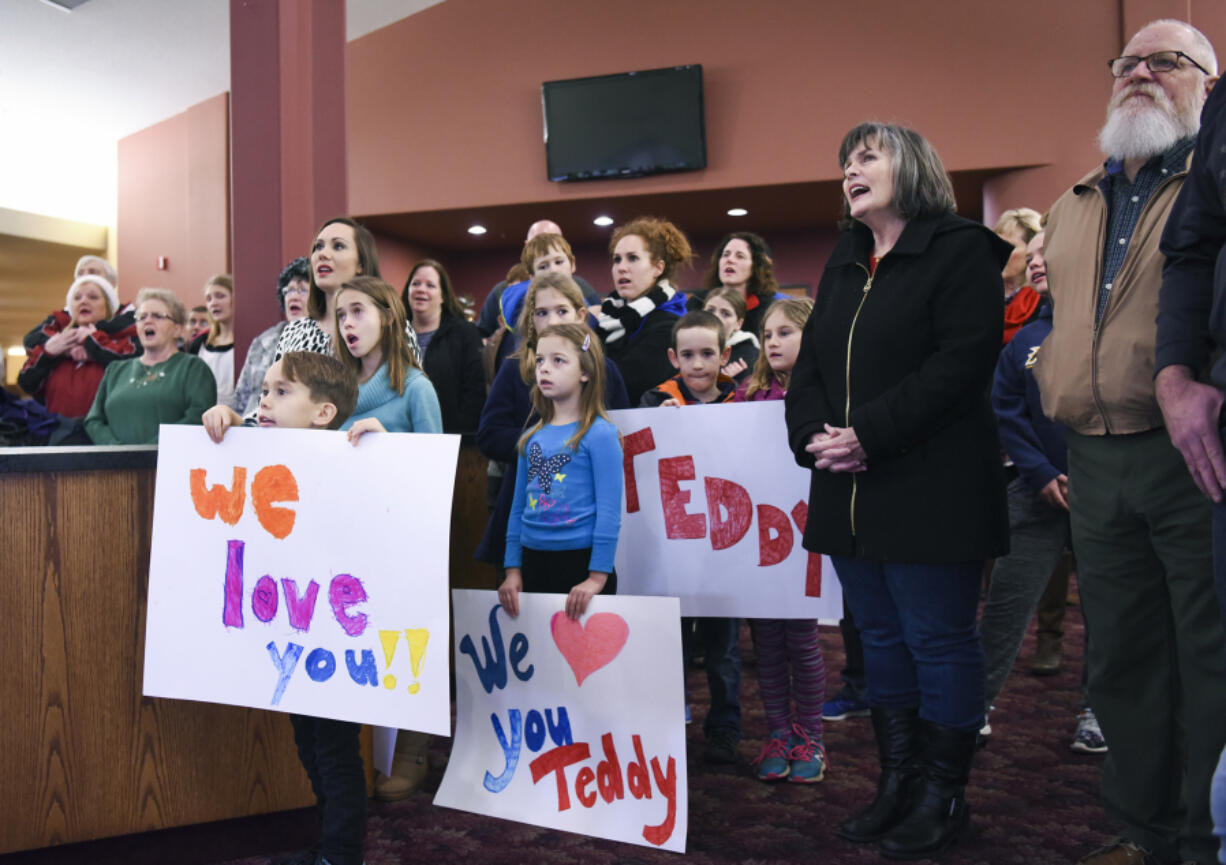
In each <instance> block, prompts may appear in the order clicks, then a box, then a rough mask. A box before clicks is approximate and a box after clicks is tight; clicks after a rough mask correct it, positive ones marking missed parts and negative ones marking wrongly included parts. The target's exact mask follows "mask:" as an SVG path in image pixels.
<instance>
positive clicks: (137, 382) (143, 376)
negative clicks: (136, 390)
mask: <svg viewBox="0 0 1226 865" xmlns="http://www.w3.org/2000/svg"><path fill="white" fill-rule="evenodd" d="M167 360H169V358H167ZM165 364H166V361H164V360H163V361H159V362H157V363H155V364H154V365H153V366H145V365H144V364H143V363H141V362H140V361H137V362H136V364H135V365H134V367H133V370H132V377H131V378H129V379H128V384H130V385H132V386H133V387H146V386H148V385H151V384H153V383H154V382H156V381H159V380H160V379H164V378H166V370H165V369H163V368H162V367H163V366H165ZM137 367H143V368H144V372H140V370H139V369H137Z"/></svg>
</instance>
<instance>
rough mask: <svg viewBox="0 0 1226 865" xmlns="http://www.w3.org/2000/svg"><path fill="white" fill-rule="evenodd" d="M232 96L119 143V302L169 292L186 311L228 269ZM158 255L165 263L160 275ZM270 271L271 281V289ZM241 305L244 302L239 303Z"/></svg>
mask: <svg viewBox="0 0 1226 865" xmlns="http://www.w3.org/2000/svg"><path fill="white" fill-rule="evenodd" d="M229 106H230V97H229V95H228V94H225V93H222V94H220V95H218V96H214V97H213V98H212V99H208V100H205V101H204V102H201V103H199V104H198V105H194V106H192V107H191V108H189V109H188V110H187V111H184V112H183V113H182V114H176V115H174V116H173V117H169V118H167V119H166V120H163V121H162V122H161V123H157V124H155V125H153V126H150V127H149V128H147V129H143V130H141V131H140V132H137V133H134V134H132V135H129V136H128V137H126V138H122V139H120V141H119V202H118V217H117V223H116V238H117V240H116V246H117V252H118V259H119V260H118V262H116V264H117V265H118V269H119V272H120V273H121V274H122V275H123V279H122V282H121V287H120V295H121V298H122V299H123V300H125V301H127V300H133V299H134V298H135V297H136V294H137V292H138V291H139V290H140V289H141V288H143V287H145V286H155V287H158V288H169V289H171V290H172V291H174V292H176V293H177V294H178V295H179V297H180V299H182V300H183V302H184V303H186V304H187V305H188V307H189V308H190V307H192V306H196V305H199V304H201V303H203V302H204V297H203V295H204V282H205V280H206V279H208V278H209V277H210V276H212V275H213V274H215V273H224V272H228V271H229V269H230V158H229V148H230V133H229ZM158 256H165V257H166V259H167V261H168V262H169V267H168V268H167V269H166V270H161V271H160V270H158V269H157V267H156V261H157V257H158ZM275 280H276V274H275V273H274V274H272V276H271V277H270V283H269V284H270V285H273V284H275ZM238 302H239V304H240V305H241V303H242V300H241V298H240V299H239V301H238Z"/></svg>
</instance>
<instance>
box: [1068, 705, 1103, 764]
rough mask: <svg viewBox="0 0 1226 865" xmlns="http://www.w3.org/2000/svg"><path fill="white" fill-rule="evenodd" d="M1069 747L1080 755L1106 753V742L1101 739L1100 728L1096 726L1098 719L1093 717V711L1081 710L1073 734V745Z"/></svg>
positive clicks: (1101, 732)
mask: <svg viewBox="0 0 1226 865" xmlns="http://www.w3.org/2000/svg"><path fill="white" fill-rule="evenodd" d="M1069 747H1070V748H1072V749H1073V750H1074V751H1079V752H1081V753H1082V754H1105V753H1107V740H1106V739H1104V738H1103V731H1102V728H1101V727H1099V726H1098V718H1096V717H1094V710H1093V709H1091V708H1089V707H1087V708H1085V709H1082V710H1081V714H1080V715H1078V716H1077V732H1076V733H1074V734H1073V743H1072V744H1071V745H1069Z"/></svg>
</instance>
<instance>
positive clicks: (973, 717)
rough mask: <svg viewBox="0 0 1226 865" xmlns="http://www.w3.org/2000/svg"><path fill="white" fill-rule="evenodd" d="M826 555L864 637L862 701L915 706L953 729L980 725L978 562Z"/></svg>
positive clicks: (981, 668) (981, 663)
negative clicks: (876, 559) (935, 562)
mask: <svg viewBox="0 0 1226 865" xmlns="http://www.w3.org/2000/svg"><path fill="white" fill-rule="evenodd" d="M830 560H831V562H832V563H833V564H834V569H835V571H836V572H837V573H838V576H839V582H840V583H842V585H843V597H844V598H846V600H847V603H848V605H849V606H850V608H851V611H852V614H853V615H854V616H855V618H856V624H857V625H858V626H859V628H860V639H861V640H862V641H863V643H864V669H865V674H866V677H867V683H866V684H867V689H866V693H865V698H866V700H867V702H868V704H869V705H870V706H876V707H879V708H913V707H918V709H919V713H920V717H921V718H924V719H925V720H927V721H931V722H932V723H934V724H938V725H940V726H942V727H950V728H953V729H956V730H978V729H979V728H980V727H981V726H983V706H984V703H983V697H984V661H983V646H982V645H981V644H980V641H979V630H978V627H977V625H976V621H975V619H976V612H977V608H978V606H979V583H980V577H981V575H982V573H983V563H982V562H979V561H974V562H960V563H951V564H939V565H920V564H899V563H895V562H870V561H865V560H862V559H853V558H850V557H846V556H831V557H830Z"/></svg>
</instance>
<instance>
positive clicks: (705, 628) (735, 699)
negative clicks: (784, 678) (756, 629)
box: [681, 617, 741, 742]
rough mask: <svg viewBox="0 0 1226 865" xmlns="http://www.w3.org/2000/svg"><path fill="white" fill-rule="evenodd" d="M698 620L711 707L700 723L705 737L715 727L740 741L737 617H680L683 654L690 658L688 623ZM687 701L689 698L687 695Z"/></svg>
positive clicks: (738, 622)
mask: <svg viewBox="0 0 1226 865" xmlns="http://www.w3.org/2000/svg"><path fill="white" fill-rule="evenodd" d="M691 622H697V630H698V638H699V639H700V640H702V646H703V651H704V653H705V658H704V665H705V666H706V668H707V685H708V686H709V687H710V689H711V709H710V711H708V712H707V719H706V720H705V721H703V723H702V731H703V733H705V734H706V735H707V736H708V737H710V736H711V734H712V733H714V732H716V731H717V730H718V731H719V732H722V733H726V734H727V735H729V736H731V737H732V738H733V739H735V740H736V741H738V742H739V741H740V740H741V644H740V641H739V637H740V625H741V620H740V619H707V618H702V619H695V618H689V617H683V618H682V619H681V638H682V642H683V643H685V644H687V645H686V650H685V651H683V652H682V657H687V658H688V657H689V654H690V653H689V651H688V643H689V640H690V623H691ZM686 701H687V702H688V701H689V696H688V694H687V696H686Z"/></svg>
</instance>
